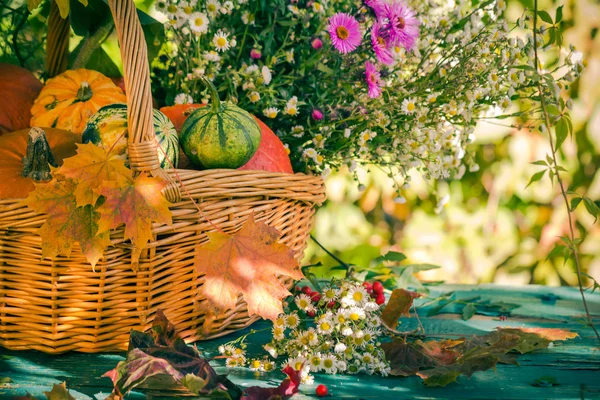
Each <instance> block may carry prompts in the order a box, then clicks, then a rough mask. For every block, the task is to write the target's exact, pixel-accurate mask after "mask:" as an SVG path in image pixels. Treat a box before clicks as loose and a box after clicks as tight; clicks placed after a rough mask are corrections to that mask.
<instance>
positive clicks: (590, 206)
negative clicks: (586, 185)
mask: <svg viewBox="0 0 600 400" xmlns="http://www.w3.org/2000/svg"><path fill="white" fill-rule="evenodd" d="M583 204H584V205H585V209H586V210H587V211H588V213H590V215H591V216H592V217H594V222H596V221H597V220H598V212H600V209H598V206H597V205H596V203H594V202H593V201H592V199H590V198H589V197H584V198H583Z"/></svg>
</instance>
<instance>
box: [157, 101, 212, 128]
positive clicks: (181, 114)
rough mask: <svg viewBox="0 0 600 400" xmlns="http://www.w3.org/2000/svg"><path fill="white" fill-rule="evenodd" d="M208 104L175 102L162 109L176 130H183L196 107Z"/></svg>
mask: <svg viewBox="0 0 600 400" xmlns="http://www.w3.org/2000/svg"><path fill="white" fill-rule="evenodd" d="M205 105H206V104H175V105H174V106H168V107H163V108H161V109H160V111H161V112H162V113H163V114H165V115H166V116H167V117H169V119H170V120H171V122H172V123H173V125H174V126H175V130H176V131H177V132H178V133H179V132H181V127H182V126H183V123H184V122H185V120H186V119H187V117H189V116H190V114H191V113H192V112H194V110H195V109H196V108H200V107H204V106H205Z"/></svg>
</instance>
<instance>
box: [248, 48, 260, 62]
mask: <svg viewBox="0 0 600 400" xmlns="http://www.w3.org/2000/svg"><path fill="white" fill-rule="evenodd" d="M250 57H252V58H253V59H255V60H258V59H259V58H260V57H262V54H261V52H260V50H256V49H252V50H250Z"/></svg>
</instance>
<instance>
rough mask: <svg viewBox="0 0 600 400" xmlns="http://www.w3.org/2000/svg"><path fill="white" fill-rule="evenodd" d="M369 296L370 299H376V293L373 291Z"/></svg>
mask: <svg viewBox="0 0 600 400" xmlns="http://www.w3.org/2000/svg"><path fill="white" fill-rule="evenodd" d="M369 295H370V296H371V298H372V299H375V298H377V293H375V292H373V291H372V292H371V293H369Z"/></svg>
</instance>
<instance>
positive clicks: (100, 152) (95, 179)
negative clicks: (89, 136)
mask: <svg viewBox="0 0 600 400" xmlns="http://www.w3.org/2000/svg"><path fill="white" fill-rule="evenodd" d="M55 173H56V174H60V175H63V176H65V177H67V178H73V179H75V180H76V182H77V188H76V189H75V198H76V199H77V205H78V206H84V205H86V204H91V205H94V204H96V200H98V196H99V195H98V193H96V192H95V190H96V189H97V188H98V187H100V185H101V184H102V182H104V181H115V180H116V179H117V176H118V175H123V176H125V177H127V178H132V172H131V170H129V169H128V168H127V167H126V166H125V159H124V158H123V157H120V156H115V155H114V154H109V153H108V152H107V151H106V150H105V149H104V148H102V147H100V146H96V145H94V144H93V143H88V144H78V145H77V155H76V156H73V157H70V158H67V159H65V160H64V162H63V165H62V166H61V167H60V168H58V169H57V170H56V171H55Z"/></svg>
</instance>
